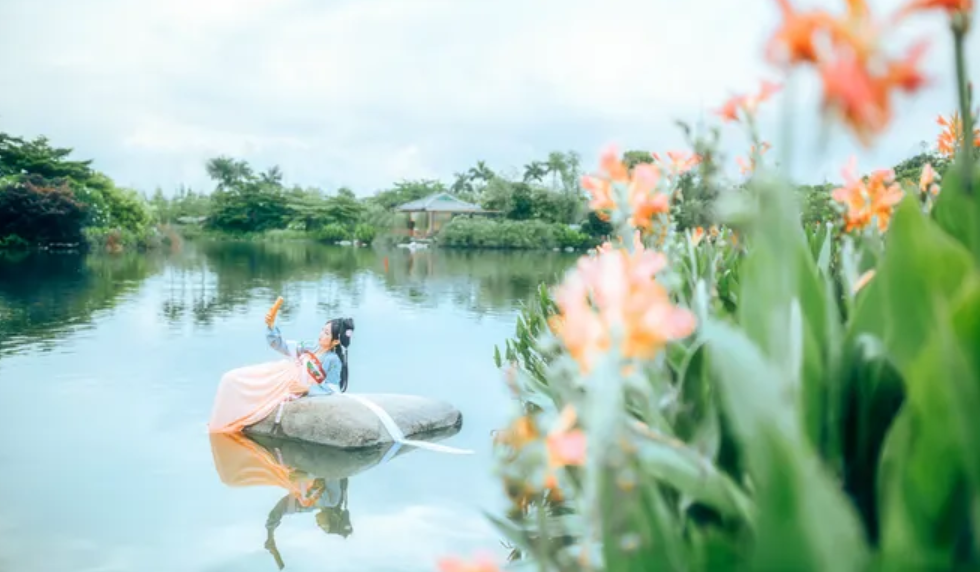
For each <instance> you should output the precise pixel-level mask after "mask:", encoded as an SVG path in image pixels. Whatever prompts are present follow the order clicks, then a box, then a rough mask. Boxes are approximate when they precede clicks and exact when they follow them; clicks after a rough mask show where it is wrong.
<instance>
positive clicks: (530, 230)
mask: <svg viewBox="0 0 980 572" xmlns="http://www.w3.org/2000/svg"><path fill="white" fill-rule="evenodd" d="M438 238H439V244H440V245H443V246H446V247H449V248H500V249H527V250H530V249H549V248H555V247H565V246H571V247H573V248H584V247H587V246H589V245H592V244H594V241H593V240H592V239H591V238H590V237H588V236H587V235H585V234H583V233H581V232H578V231H575V230H573V229H571V228H569V227H568V226H567V225H564V224H560V223H548V222H544V221H541V220H507V219H502V220H501V219H490V218H485V217H464V216H458V217H456V218H454V219H453V220H451V221H450V222H449V223H448V224H446V226H444V227H442V230H441V231H440V232H439V237H438Z"/></svg>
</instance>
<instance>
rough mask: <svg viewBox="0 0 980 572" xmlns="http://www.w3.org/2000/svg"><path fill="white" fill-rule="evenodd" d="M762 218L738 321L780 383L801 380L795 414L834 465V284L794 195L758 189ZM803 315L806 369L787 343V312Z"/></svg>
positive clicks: (744, 271)
mask: <svg viewBox="0 0 980 572" xmlns="http://www.w3.org/2000/svg"><path fill="white" fill-rule="evenodd" d="M758 191H759V193H760V201H759V213H758V215H757V219H756V221H755V222H754V225H753V228H752V229H751V231H750V233H749V234H750V244H751V249H750V252H749V254H748V255H747V256H746V258H745V261H744V262H743V263H742V268H741V271H740V281H741V289H740V291H739V298H738V299H739V306H738V322H739V324H740V325H741V326H742V328H744V329H745V331H746V333H747V334H748V335H749V337H750V338H751V339H752V340H754V341H755V342H756V343H757V344H758V345H759V347H760V348H762V350H763V352H764V353H765V354H766V355H767V356H768V357H769V358H770V359H771V360H772V362H773V363H774V364H780V366H781V367H782V369H783V376H782V379H786V380H787V381H788V380H792V379H800V380H801V384H802V387H801V388H799V390H798V391H799V393H798V402H797V404H796V407H798V408H799V409H800V411H801V412H802V414H803V420H804V423H805V427H806V435H807V436H808V438H809V439H810V441H811V442H812V443H813V444H814V445H815V446H816V447H818V448H819V449H820V450H822V451H824V453H825V454H826V455H827V456H828V457H829V458H830V459H831V460H832V462H834V463H836V460H837V459H838V458H839V456H840V454H839V439H838V438H837V436H836V435H835V434H832V433H829V432H828V429H829V428H836V427H837V426H839V420H840V417H841V416H840V412H839V410H838V409H837V408H836V405H837V404H838V403H839V399H838V398H835V396H836V395H837V394H838V393H839V392H840V389H839V387H838V386H839V381H838V380H839V374H838V371H839V363H838V362H839V358H838V353H839V352H838V344H839V343H840V336H841V335H840V318H839V315H838V311H837V307H836V303H835V301H834V297H833V292H832V291H831V289H830V288H829V282H827V281H826V279H825V277H821V274H820V272H819V270H818V268H817V263H816V261H815V260H814V257H813V254H812V252H811V249H810V246H809V244H808V242H807V237H806V235H805V233H804V231H803V229H802V227H801V226H800V216H799V209H798V207H797V205H796V203H795V201H794V197H793V195H792V193H789V192H786V189H785V188H783V187H782V186H780V185H776V184H773V183H769V184H762V185H759V187H758ZM793 300H798V301H799V304H800V309H801V311H802V318H803V319H802V336H803V362H802V363H803V368H802V371H788V369H787V368H792V367H793V365H794V364H792V363H788V362H786V361H785V360H786V359H787V358H788V357H789V356H791V355H792V351H794V350H793V349H792V348H790V347H789V346H788V345H787V344H788V342H789V338H788V336H787V331H788V329H787V328H788V327H789V322H790V306H791V303H792V301H793Z"/></svg>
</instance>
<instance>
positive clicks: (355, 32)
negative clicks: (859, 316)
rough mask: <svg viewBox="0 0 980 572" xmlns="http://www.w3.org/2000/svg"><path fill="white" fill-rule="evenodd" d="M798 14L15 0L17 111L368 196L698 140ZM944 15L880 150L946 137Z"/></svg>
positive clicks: (818, 160)
mask: <svg viewBox="0 0 980 572" xmlns="http://www.w3.org/2000/svg"><path fill="white" fill-rule="evenodd" d="M873 4H875V7H876V8H877V9H893V8H894V7H895V6H897V5H898V1H897V0H891V1H884V0H882V1H879V2H873ZM776 18H777V14H776V9H775V6H774V5H773V4H772V3H769V2H753V3H746V2H729V1H724V0H699V1H695V2H683V3H681V2H676V1H672V0H651V1H649V2H642V3H641V2H632V1H626V0H608V1H602V2H600V1H599V0H566V1H562V2H559V1H558V0H540V1H538V2H534V3H528V2H518V1H517V0H499V1H497V2H492V3H491V2H459V1H458V0H455V1H454V0H413V1H412V2H406V1H404V0H361V1H358V2H353V1H349V0H348V1H338V2H330V3H321V2H314V1H310V0H291V1H282V2H274V1H273V0H244V1H237V0H208V1H206V2H203V1H202V2H198V1H196V0H171V1H169V2H155V3H136V2H126V1H124V0H94V1H93V2H88V3H85V5H84V6H82V5H81V4H79V3H72V2H68V1H67V0H7V1H5V2H3V3H2V6H0V51H2V52H3V53H5V54H6V56H5V58H4V59H3V61H0V77H4V78H6V79H7V80H8V81H10V86H9V87H7V86H5V87H4V89H2V90H0V121H2V122H3V123H2V128H3V129H5V130H10V131H14V132H17V133H22V134H26V135H34V134H39V133H44V134H47V135H49V136H50V137H51V138H52V139H53V140H54V141H55V142H57V143H59V144H63V145H67V146H73V147H75V148H76V149H77V151H78V153H79V155H81V156H86V157H94V158H95V160H96V163H97V165H99V166H100V167H101V168H102V169H104V170H105V171H107V172H109V173H110V174H111V175H112V176H114V177H115V178H117V179H118V180H120V182H122V183H124V184H133V185H136V186H138V187H140V188H143V189H147V190H149V189H151V188H153V187H154V186H156V185H157V184H160V185H161V186H163V187H164V188H165V190H170V189H172V188H174V187H175V186H176V185H177V184H179V183H181V182H184V183H190V184H193V185H197V186H204V187H209V186H210V183H209V182H208V181H207V180H206V176H205V173H204V167H203V165H204V161H205V160H206V159H207V158H208V157H210V156H214V155H216V154H219V153H225V154H231V155H236V156H240V157H242V158H245V159H248V160H251V161H254V162H256V163H257V166H258V167H260V168H263V167H266V166H268V165H271V164H273V163H277V164H279V165H280V166H281V167H282V168H283V170H284V171H285V172H286V175H287V177H288V179H289V180H290V181H291V182H296V183H300V184H313V185H324V186H328V187H337V186H340V185H349V186H351V187H353V188H354V190H355V192H358V193H361V194H363V193H369V192H371V191H373V190H375V189H376V188H378V187H380V186H384V185H386V184H388V183H390V182H392V181H394V180H397V179H399V178H403V177H422V176H439V177H448V176H449V175H450V174H451V173H452V172H453V171H460V170H464V169H466V168H468V167H469V166H470V165H471V164H473V163H474V162H475V161H477V160H480V159H484V160H487V161H488V162H489V163H490V164H491V165H492V166H494V167H496V168H498V169H506V168H508V167H512V166H515V165H518V164H520V163H523V162H526V161H528V160H531V159H532V158H536V156H540V155H543V154H545V153H547V152H548V151H550V150H553V149H575V150H578V151H580V152H581V153H582V154H583V156H584V158H585V161H586V165H591V164H592V163H593V157H594V153H595V152H596V151H597V150H598V149H600V148H601V147H603V146H604V145H605V144H606V143H608V142H616V143H619V145H620V147H622V148H650V149H668V148H674V147H678V146H681V145H683V140H682V137H681V134H680V132H679V131H678V130H677V129H676V127H675V126H674V124H673V122H674V120H675V119H677V118H683V119H685V120H688V121H697V120H698V119H699V117H702V116H705V115H706V114H707V113H710V111H711V110H712V109H713V108H715V107H716V106H717V105H719V104H720V103H721V102H722V101H723V100H724V99H725V97H726V96H727V95H728V94H729V93H731V92H733V91H744V90H748V89H752V88H753V87H754V85H756V83H757V82H758V81H759V80H760V79H762V78H764V77H770V78H771V77H774V75H773V73H772V70H770V69H768V68H767V67H766V66H765V65H764V62H763V61H762V57H761V55H762V46H763V43H764V41H765V39H766V36H767V34H768V33H769V32H770V31H771V30H772V28H773V26H774V24H775V21H776ZM923 26H925V27H926V28H928V34H929V35H931V36H933V37H934V39H935V40H937V41H936V42H935V43H936V45H935V46H934V49H933V51H932V53H931V56H930V64H931V65H930V69H931V71H933V72H935V73H936V74H937V75H938V76H939V77H938V83H937V86H936V88H934V89H932V90H930V91H929V92H928V93H926V94H923V95H922V96H920V97H919V98H918V99H917V100H915V101H914V102H912V103H908V104H905V103H903V104H901V105H900V106H899V107H898V110H899V112H898V114H897V118H896V124H895V126H894V127H893V128H892V129H891V130H890V132H889V134H888V137H886V138H884V139H883V140H882V143H881V145H880V147H879V148H878V149H877V150H876V151H875V152H870V153H867V152H865V153H862V154H863V156H864V157H866V159H867V161H869V163H871V164H875V163H877V162H883V163H886V164H890V163H893V162H895V161H897V160H899V159H901V158H902V157H903V156H904V155H906V154H907V153H909V152H910V150H913V149H914V148H915V145H916V143H917V142H918V140H920V139H926V138H928V139H932V138H933V137H934V134H935V130H936V127H935V125H934V117H935V115H936V114H938V113H940V112H945V111H947V110H948V109H949V108H950V107H951V104H952V95H951V94H952V86H951V85H950V83H951V82H950V79H951V76H950V69H951V66H950V64H949V62H950V58H949V47H948V43H949V42H948V41H946V40H945V35H943V26H942V23H941V21H940V20H939V19H934V20H933V21H932V22H929V23H928V24H923V25H920V26H917V28H922V27H923ZM39 37H43V38H44V41H43V42H38V41H37V38H39ZM976 46H977V40H976V38H974V39H973V41H972V43H971V48H973V49H972V51H974V52H977V51H978V50H977V49H975V47H976ZM971 65H972V69H973V72H974V75H975V76H976V75H980V66H978V62H977V61H973V62H972V64H971ZM806 85H807V87H806V89H805V90H804V91H806V93H803V94H801V95H803V96H804V98H803V100H804V103H805V104H806V105H803V106H801V107H799V113H798V116H799V117H801V118H803V120H802V121H801V122H800V123H799V124H798V126H797V129H796V131H797V134H798V135H799V137H800V142H801V143H803V146H802V147H800V148H799V152H798V154H797V161H796V163H797V164H798V167H799V169H798V170H797V174H798V175H802V176H807V177H811V178H812V177H814V176H820V175H822V174H825V173H826V174H828V175H829V176H836V172H837V165H839V164H840V163H842V162H843V160H844V159H845V158H846V155H847V154H849V153H850V152H852V151H856V150H858V149H857V148H856V147H855V145H854V144H853V142H851V141H850V140H849V139H848V138H846V137H843V136H841V135H840V134H835V136H834V138H833V139H832V140H831V141H832V144H831V146H830V148H829V149H828V150H827V151H828V152H827V153H818V152H817V151H819V150H818V149H816V148H814V147H813V144H812V143H813V141H814V140H815V134H816V130H817V129H816V126H817V121H816V116H815V104H816V100H815V97H816V96H815V95H814V93H815V92H814V89H815V86H814V85H813V84H812V82H806ZM771 111H773V112H775V111H776V110H775V109H774V110H771ZM726 133H729V132H728V131H726ZM734 135H735V136H734V137H731V145H732V151H733V152H734V151H736V150H739V151H740V146H741V141H742V139H741V138H740V136H739V135H737V134H734Z"/></svg>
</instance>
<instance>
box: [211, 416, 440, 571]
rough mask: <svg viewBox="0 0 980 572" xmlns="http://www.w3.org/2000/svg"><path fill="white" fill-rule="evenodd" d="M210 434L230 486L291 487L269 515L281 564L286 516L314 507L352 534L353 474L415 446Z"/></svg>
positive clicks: (328, 527) (269, 543)
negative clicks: (279, 537)
mask: <svg viewBox="0 0 980 572" xmlns="http://www.w3.org/2000/svg"><path fill="white" fill-rule="evenodd" d="M458 432H459V428H458V427H449V428H446V429H443V430H440V431H436V432H432V433H430V434H428V435H427V436H426V438H427V440H432V441H436V440H441V439H445V438H447V437H450V436H452V435H455V434H456V433H458ZM210 438H211V453H212V455H213V457H214V466H215V470H216V471H217V473H218V477H219V478H220V479H221V482H222V483H224V484H225V485H227V486H229V487H256V486H258V487H262V486H272V487H279V488H281V489H284V490H285V491H286V494H285V495H284V496H283V497H282V498H281V499H280V500H279V502H277V503H276V504H275V506H274V507H272V510H271V511H270V512H269V514H268V516H267V517H266V521H265V527H266V531H267V536H266V541H265V549H266V550H268V551H269V552H270V553H271V554H272V556H273V558H275V561H276V564H277V565H278V566H279V569H280V570H281V569H283V568H284V567H285V563H284V561H283V558H282V555H281V554H280V553H279V549H278V547H277V546H276V538H275V531H276V529H277V528H278V527H279V525H280V524H281V523H282V519H283V518H284V517H286V516H289V515H295V514H308V513H314V514H315V516H314V520H315V521H316V524H317V526H318V527H319V528H320V530H322V531H323V532H325V533H327V534H333V535H337V536H340V537H343V538H347V537H348V536H350V535H351V533H353V531H354V527H353V525H352V524H351V517H350V510H349V508H348V505H347V488H348V482H349V479H350V477H352V476H353V475H356V474H358V473H363V472H364V471H367V470H369V469H371V468H373V467H376V466H378V465H382V464H384V463H386V462H388V461H390V460H391V459H393V458H395V457H397V456H399V455H401V454H402V453H406V452H408V451H411V450H413V447H411V446H402V445H400V444H398V443H392V444H391V445H390V446H387V447H372V448H364V449H357V450H351V451H346V450H342V449H336V448H333V447H325V446H321V445H314V444H311V443H302V442H299V441H293V440H286V439H277V438H274V437H268V436H252V437H247V436H245V435H243V434H241V433H211V434H210Z"/></svg>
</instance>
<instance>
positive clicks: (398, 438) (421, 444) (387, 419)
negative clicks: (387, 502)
mask: <svg viewBox="0 0 980 572" xmlns="http://www.w3.org/2000/svg"><path fill="white" fill-rule="evenodd" d="M336 395H337V396H339V397H346V398H348V399H353V400H354V401H356V402H358V403H360V404H361V405H363V406H364V407H367V408H368V409H370V410H371V412H372V413H374V414H375V415H376V416H377V417H378V420H379V421H381V424H382V425H384V428H385V430H386V431H388V434H389V435H391V439H392V441H394V442H395V445H398V446H402V445H409V446H411V447H418V448H419V449H428V450H429V451H437V452H439V453H452V454H454V455H472V454H473V451H472V450H470V449H457V448H456V447H449V446H447V445H440V444H438V443H429V442H427V441H416V440H415V439H406V438H405V433H403V432H402V430H401V429H400V428H399V427H398V425H397V424H396V423H395V420H394V419H392V418H391V415H388V412H387V411H385V410H384V409H382V408H381V407H379V406H378V404H377V403H374V402H373V401H370V400H368V399H367V398H365V397H362V396H360V395H352V394H350V393H338V394H336ZM392 449H395V448H394V447H392Z"/></svg>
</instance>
